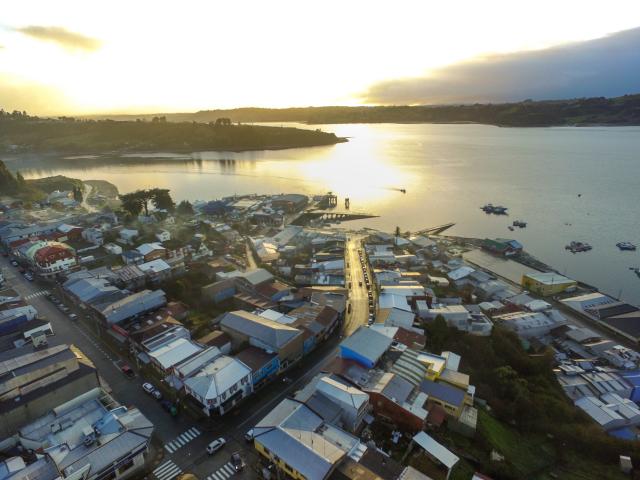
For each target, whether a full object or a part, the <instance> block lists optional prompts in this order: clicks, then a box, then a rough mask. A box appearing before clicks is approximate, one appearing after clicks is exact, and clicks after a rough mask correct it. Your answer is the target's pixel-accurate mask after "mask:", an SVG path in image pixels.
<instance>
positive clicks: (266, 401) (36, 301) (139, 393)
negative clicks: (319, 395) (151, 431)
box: [0, 258, 366, 480]
mask: <svg viewBox="0 0 640 480" xmlns="http://www.w3.org/2000/svg"><path fill="white" fill-rule="evenodd" d="M0 267H1V268H2V273H3V274H4V277H5V280H6V284H5V287H10V288H13V289H14V290H15V291H16V292H17V293H18V294H19V295H20V296H22V297H23V298H24V299H26V301H27V302H28V303H31V304H32V305H33V306H34V307H35V308H36V309H37V310H38V312H39V314H40V316H42V317H45V318H47V320H49V321H50V322H51V325H52V328H53V331H54V337H52V338H50V339H49V344H50V345H56V344H62V343H67V344H73V345H76V346H77V347H78V348H80V350H82V352H83V353H84V354H85V355H86V356H87V357H88V358H89V359H90V360H91V361H92V362H93V364H94V365H95V366H96V368H97V370H98V373H99V375H100V377H101V378H102V379H103V380H104V382H105V383H106V385H107V386H108V388H109V389H110V390H111V392H112V394H113V396H114V397H115V398H116V400H118V401H119V402H121V403H122V404H123V405H128V406H135V407H137V408H139V409H140V410H141V411H142V413H144V415H145V416H146V417H147V418H149V420H150V421H151V422H153V424H154V427H155V435H156V438H157V440H158V450H160V452H162V454H163V456H164V457H163V458H162V459H161V460H159V461H158V462H156V463H157V464H154V465H153V466H152V467H151V470H153V471H155V474H154V475H153V477H154V478H157V479H158V480H170V479H172V478H173V477H175V476H176V475H177V474H178V473H182V472H190V473H194V474H196V475H197V476H198V478H201V479H203V480H225V479H226V478H228V477H230V476H231V475H232V474H233V473H234V472H232V469H231V468H230V464H229V459H230V455H231V453H232V452H235V451H241V452H242V454H243V457H244V458H245V461H246V462H247V465H248V466H247V468H245V470H244V471H243V472H242V473H240V474H239V475H236V476H237V477H238V478H255V472H253V471H252V469H251V465H253V464H254V463H255V460H256V459H257V454H256V453H255V451H254V450H253V448H251V444H249V443H247V442H245V440H244V434H245V432H246V431H247V430H249V429H250V428H252V427H253V426H254V425H255V424H256V423H257V422H258V421H259V420H260V419H261V418H262V417H263V416H264V415H266V414H267V413H268V412H269V411H270V410H271V409H272V408H273V407H274V406H275V405H277V403H278V402H280V401H281V400H282V399H283V398H285V397H286V396H288V395H291V394H292V393H293V392H295V391H296V390H298V389H300V388H301V387H302V386H303V385H304V384H306V383H307V382H308V381H309V380H310V379H311V378H312V377H313V376H314V375H316V374H317V373H318V372H320V371H322V370H323V369H324V368H325V367H326V366H327V364H328V363H329V362H330V361H331V360H332V359H333V358H334V357H335V355H336V353H337V351H338V343H339V342H340V339H341V337H342V334H341V333H344V332H336V333H335V334H334V335H333V336H332V337H330V338H329V339H328V340H327V341H326V342H324V343H323V344H321V345H320V346H319V347H318V348H317V349H315V350H314V351H313V352H311V353H310V354H309V355H308V356H307V357H305V358H304V359H303V360H301V361H300V362H299V363H298V364H297V365H296V366H294V367H293V368H292V369H291V370H290V371H288V372H287V373H286V375H287V377H288V378H290V379H291V382H288V383H284V382H283V381H282V379H280V378H278V379H276V380H275V381H274V382H273V383H271V384H269V385H267V386H266V387H264V388H263V389H262V390H260V391H258V392H256V393H255V394H254V395H252V396H251V397H249V398H248V399H247V400H246V401H245V402H243V403H242V404H241V405H239V406H238V407H237V408H236V409H234V410H232V411H231V412H230V413H229V414H228V415H225V416H224V417H220V418H216V419H212V420H211V421H209V422H208V423H207V422H205V423H203V422H195V421H194V420H193V419H192V418H191V417H189V416H188V415H187V414H186V413H181V414H179V415H178V417H176V418H173V417H171V416H170V415H169V414H168V413H167V412H165V411H164V410H163V409H162V408H161V406H160V404H159V403H158V402H157V401H155V400H154V399H153V398H152V397H151V396H149V395H147V394H145V393H144V391H143V390H142V388H141V385H142V383H143V382H144V379H143V378H141V377H140V376H139V375H136V377H135V378H133V379H130V378H128V377H126V376H124V375H123V373H122V372H121V371H120V369H119V367H118V366H117V364H116V362H117V361H118V360H122V359H120V357H119V356H118V353H117V352H114V351H112V350H111V349H110V348H109V347H108V345H107V344H106V343H105V342H102V341H101V340H100V338H98V337H97V336H96V331H97V330H94V329H92V328H88V327H87V326H86V324H85V323H83V322H81V321H78V320H76V321H73V320H71V319H70V318H69V317H68V315H67V314H64V313H63V312H61V311H60V310H58V308H56V307H55V305H54V304H53V303H51V302H50V301H49V300H48V299H47V297H46V294H47V293H49V291H55V286H51V285H50V284H44V283H38V282H37V281H36V282H29V281H27V280H26V279H25V278H24V276H23V275H21V274H20V273H19V272H18V269H17V268H14V267H13V266H11V264H10V263H9V261H8V259H6V258H0ZM361 303H362V299H361V300H360V301H359V303H358V305H359V306H358V307H353V308H354V309H353V311H352V314H351V315H349V316H347V321H348V323H347V321H345V323H344V326H345V327H346V330H347V331H349V333H350V332H351V331H352V327H351V326H352V325H355V319H356V318H357V319H358V321H359V322H362V321H366V293H365V294H364V307H362V305H361ZM69 306H71V307H72V308H73V307H74V306H73V305H69ZM363 308H364V309H363ZM76 312H77V313H78V314H79V315H81V316H83V315H84V312H82V311H81V310H79V309H76ZM347 325H348V326H347ZM353 329H355V328H353ZM124 360H125V361H126V362H127V363H128V364H129V365H130V366H131V367H132V368H134V369H135V364H134V363H133V362H131V361H130V360H129V359H124ZM220 436H222V437H224V438H225V439H226V440H227V445H226V446H225V447H224V448H223V449H222V450H221V451H220V452H218V453H216V454H214V455H211V456H210V455H208V454H207V453H206V446H207V445H208V444H209V443H210V442H211V441H213V440H214V439H216V438H218V437H220Z"/></svg>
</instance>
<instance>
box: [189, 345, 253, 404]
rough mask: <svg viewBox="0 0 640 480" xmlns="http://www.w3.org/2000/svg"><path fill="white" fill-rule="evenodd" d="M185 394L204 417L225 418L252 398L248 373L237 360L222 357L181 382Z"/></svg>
mask: <svg viewBox="0 0 640 480" xmlns="http://www.w3.org/2000/svg"><path fill="white" fill-rule="evenodd" d="M184 388H185V391H186V392H187V393H188V394H189V395H191V396H192V397H193V398H195V399H196V400H197V401H198V402H199V403H200V404H201V405H202V411H203V412H204V413H206V414H207V415H209V416H211V415H212V414H218V415H224V414H225V413H227V412H228V411H229V410H231V409H232V408H233V406H234V405H236V404H237V403H238V402H239V401H240V400H242V399H243V398H245V397H247V396H249V395H251V393H252V392H253V381H252V378H251V369H250V368H249V367H247V366H246V365H245V364H244V363H242V362H241V361H240V360H236V359H235V358H233V357H228V356H226V355H221V356H219V357H217V358H216V359H215V360H213V361H212V362H211V363H209V364H207V365H205V366H204V367H202V368H201V369H199V370H198V371H197V372H195V373H193V374H192V375H191V376H190V377H189V378H186V379H185V380H184Z"/></svg>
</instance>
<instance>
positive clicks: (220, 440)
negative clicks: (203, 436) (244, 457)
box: [207, 437, 227, 455]
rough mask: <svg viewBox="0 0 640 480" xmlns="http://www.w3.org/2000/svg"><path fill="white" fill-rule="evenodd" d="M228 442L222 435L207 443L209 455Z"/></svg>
mask: <svg viewBox="0 0 640 480" xmlns="http://www.w3.org/2000/svg"><path fill="white" fill-rule="evenodd" d="M226 443H227V441H226V440H225V439H224V438H222V437H220V438H218V439H217V440H214V441H213V442H211V443H210V444H209V445H207V453H208V454H209V455H213V454H214V453H216V452H217V451H218V450H220V449H221V448H222V447H224V446H225V444H226Z"/></svg>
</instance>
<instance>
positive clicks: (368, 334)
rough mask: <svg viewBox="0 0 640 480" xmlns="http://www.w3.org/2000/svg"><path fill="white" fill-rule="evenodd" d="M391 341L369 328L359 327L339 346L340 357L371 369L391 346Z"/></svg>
mask: <svg viewBox="0 0 640 480" xmlns="http://www.w3.org/2000/svg"><path fill="white" fill-rule="evenodd" d="M392 341H393V339H391V338H389V337H387V336H386V335H383V334H382V333H379V332H376V331H375V330H372V329H370V328H369V327H364V326H363V327H360V328H358V330H356V331H355V332H354V333H353V335H351V336H350V337H347V338H346V339H345V340H343V342H342V343H341V344H340V356H341V357H342V358H344V359H345V360H354V361H356V362H358V363H359V364H360V365H362V366H363V367H365V368H373V367H374V366H375V364H376V363H378V360H380V357H382V355H384V354H385V352H386V351H387V350H388V349H389V347H390V346H391V342H392Z"/></svg>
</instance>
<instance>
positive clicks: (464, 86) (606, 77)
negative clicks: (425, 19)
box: [363, 28, 640, 104]
mask: <svg viewBox="0 0 640 480" xmlns="http://www.w3.org/2000/svg"><path fill="white" fill-rule="evenodd" d="M638 72H640V28H636V29H633V30H627V31H624V32H620V33H617V34H614V35H610V36H607V37H604V38H600V39H596V40H590V41H586V42H579V43H571V44H566V45H561V46H556V47H552V48H548V49H544V50H535V51H527V52H518V53H512V54H506V55H494V56H488V57H483V58H478V59H474V60H471V61H467V62H462V63H459V64H455V65H452V66H449V67H444V68H441V69H437V70H435V71H433V72H431V73H429V74H428V75H425V76H424V77H417V78H406V79H398V80H387V81H383V82H379V83H376V84H374V85H373V86H372V87H370V88H369V89H368V90H367V91H366V92H365V93H364V94H363V99H364V101H365V102H367V103H372V104H434V103H435V104H437V103H458V102H460V103H472V102H504V101H518V100H525V99H529V98H530V99H534V100H545V99H560V98H576V97H593V96H607V97H614V96H619V95H625V94H630V93H636V92H638V91H640V75H638Z"/></svg>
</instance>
